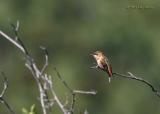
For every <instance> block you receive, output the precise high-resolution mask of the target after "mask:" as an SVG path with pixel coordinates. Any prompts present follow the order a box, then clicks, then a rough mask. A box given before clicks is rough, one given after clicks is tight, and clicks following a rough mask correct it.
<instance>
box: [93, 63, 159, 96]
mask: <svg viewBox="0 0 160 114" xmlns="http://www.w3.org/2000/svg"><path fill="white" fill-rule="evenodd" d="M90 68H92V69H99V67H98V66H93V67H90ZM100 70H101V69H100ZM128 74H129V75H124V74H120V73H116V72H113V76H114V77H122V78H127V79H131V80H136V81H139V82H142V83H143V84H145V85H147V86H148V87H150V88H151V90H152V92H153V93H155V95H156V96H158V97H160V92H159V91H158V90H157V89H156V87H154V86H153V85H152V84H151V83H150V82H149V81H147V80H145V79H143V78H140V77H137V76H135V75H133V74H132V73H131V72H128Z"/></svg>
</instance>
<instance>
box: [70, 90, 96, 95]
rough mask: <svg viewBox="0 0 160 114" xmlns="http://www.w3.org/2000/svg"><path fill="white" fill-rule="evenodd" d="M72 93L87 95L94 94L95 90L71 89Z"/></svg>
mask: <svg viewBox="0 0 160 114" xmlns="http://www.w3.org/2000/svg"><path fill="white" fill-rule="evenodd" d="M73 93H76V94H87V95H96V94H97V92H96V91H83V90H73Z"/></svg>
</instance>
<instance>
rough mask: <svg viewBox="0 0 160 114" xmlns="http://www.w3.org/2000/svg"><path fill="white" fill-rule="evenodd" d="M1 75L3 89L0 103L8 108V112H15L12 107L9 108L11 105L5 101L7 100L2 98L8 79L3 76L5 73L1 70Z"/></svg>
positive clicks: (12, 113)
mask: <svg viewBox="0 0 160 114" xmlns="http://www.w3.org/2000/svg"><path fill="white" fill-rule="evenodd" d="M1 76H2V77H3V90H2V92H1V94H0V102H1V103H2V104H4V106H5V107H6V108H7V109H8V111H9V112H10V114H16V113H15V112H14V111H13V109H12V108H11V106H10V105H9V104H8V103H7V101H6V100H5V99H4V94H5V93H6V90H7V88H8V79H7V77H6V76H5V74H4V73H3V72H1Z"/></svg>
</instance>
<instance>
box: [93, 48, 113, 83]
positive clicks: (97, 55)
mask: <svg viewBox="0 0 160 114" xmlns="http://www.w3.org/2000/svg"><path fill="white" fill-rule="evenodd" d="M91 55H92V56H93V57H94V59H95V60H96V62H97V66H95V67H96V68H100V69H101V70H103V71H105V72H107V73H108V75H109V82H110V81H111V77H112V76H113V72H112V67H111V64H110V62H109V60H108V58H107V57H106V56H105V55H104V53H103V52H102V51H96V52H94V53H93V54H91ZM95 67H94V68H95ZM92 68H93V67H92Z"/></svg>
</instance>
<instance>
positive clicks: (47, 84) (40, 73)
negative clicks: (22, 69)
mask: <svg viewBox="0 0 160 114" xmlns="http://www.w3.org/2000/svg"><path fill="white" fill-rule="evenodd" d="M12 28H13V30H14V33H15V39H13V38H11V37H9V36H8V35H7V34H5V33H4V32H2V31H0V35H1V36H3V37H4V38H5V39H7V40H8V41H9V42H11V43H12V44H14V45H15V46H16V47H17V48H18V49H20V50H21V51H22V52H23V54H24V55H25V57H26V63H25V65H26V67H27V68H28V69H29V70H30V72H31V73H32V75H33V77H34V79H35V81H36V84H37V86H38V89H39V94H40V103H41V107H42V111H43V114H47V113H48V107H50V106H51V105H52V104H53V102H56V103H57V105H58V106H59V107H60V109H61V111H62V112H63V113H64V114H73V111H74V105H75V96H76V94H87V95H94V94H96V93H95V92H93V91H82V90H73V89H72V88H71V87H70V86H69V85H68V84H67V83H66V82H65V81H64V80H63V78H62V77H61V75H60V73H59V72H58V71H57V69H56V68H54V70H55V71H56V73H57V76H58V77H59V79H60V80H61V82H62V83H63V85H64V86H65V87H66V88H67V89H68V90H69V91H70V93H71V95H72V100H71V102H72V103H71V106H70V109H67V108H65V105H63V103H62V102H61V101H60V99H59V98H58V96H57V94H56V92H55V91H54V88H53V86H52V85H53V84H52V78H51V76H50V75H47V74H46V73H45V72H44V71H45V69H46V68H47V66H48V64H49V62H48V51H47V49H46V48H45V47H41V49H42V50H43V51H44V55H45V63H44V65H43V67H42V69H41V70H40V69H39V68H38V67H37V64H36V63H35V62H34V59H33V58H32V56H31V55H30V54H29V52H28V50H27V49H26V47H25V46H24V44H23V42H22V41H21V39H20V38H19V35H18V30H19V22H18V21H17V24H16V25H14V24H12ZM47 92H50V93H51V95H52V96H53V100H52V103H50V101H51V100H50V99H49V97H48V94H47ZM48 101H49V103H48ZM48 104H49V105H48Z"/></svg>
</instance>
